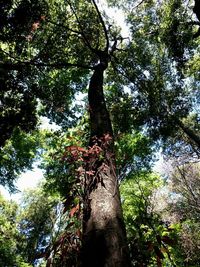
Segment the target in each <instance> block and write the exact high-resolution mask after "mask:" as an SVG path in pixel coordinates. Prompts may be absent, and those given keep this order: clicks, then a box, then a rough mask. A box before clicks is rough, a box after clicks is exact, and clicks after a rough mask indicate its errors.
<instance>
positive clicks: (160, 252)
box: [120, 172, 177, 266]
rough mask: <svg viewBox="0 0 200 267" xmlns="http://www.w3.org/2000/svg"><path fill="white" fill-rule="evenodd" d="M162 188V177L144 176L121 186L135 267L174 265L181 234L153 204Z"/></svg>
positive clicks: (140, 175) (150, 174)
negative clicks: (156, 193) (157, 211)
mask: <svg viewBox="0 0 200 267" xmlns="http://www.w3.org/2000/svg"><path fill="white" fill-rule="evenodd" d="M162 185H163V181H162V179H161V178H160V177H159V176H157V175H155V174H153V173H147V172H144V173H140V174H138V175H137V176H133V177H132V179H131V180H129V181H125V182H123V183H122V184H121V186H120V191H121V196H122V203H123V211H124V218H125V223H126V229H127V238H128V243H129V247H130V255H131V260H132V264H133V266H139V265H142V264H143V265H146V266H162V263H163V264H164V263H170V264H171V263H172V264H173V258H172V257H171V256H172V255H173V254H172V251H173V247H174V245H175V243H176V239H177V231H176V230H175V229H174V226H172V225H169V224H168V223H167V222H163V221H162V219H161V217H160V215H159V214H158V213H156V212H155V211H154V204H153V199H154V194H155V192H156V190H158V189H160V188H161V186H162ZM155 205H156V203H155ZM171 254H172V255H171Z"/></svg>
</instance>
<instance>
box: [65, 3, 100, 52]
mask: <svg viewBox="0 0 200 267" xmlns="http://www.w3.org/2000/svg"><path fill="white" fill-rule="evenodd" d="M67 3H68V5H69V6H70V8H71V10H72V12H73V14H74V16H75V18H76V21H77V23H78V25H79V28H80V34H81V36H82V37H83V40H84V42H85V44H86V46H87V47H88V48H89V49H90V50H91V52H93V53H95V54H96V50H95V49H94V48H93V47H92V46H91V44H90V42H89V41H88V39H87V37H86V36H85V33H84V29H83V27H82V25H81V22H80V20H79V18H78V16H77V14H76V11H75V10H74V8H73V6H72V4H71V3H70V1H67Z"/></svg>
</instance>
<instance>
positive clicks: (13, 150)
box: [0, 128, 41, 191]
mask: <svg viewBox="0 0 200 267" xmlns="http://www.w3.org/2000/svg"><path fill="white" fill-rule="evenodd" d="M40 145H41V137H40V134H39V132H37V131H35V132H32V133H29V134H26V133H24V132H23V131H21V130H20V129H19V128H16V129H15V131H14V132H13V134H12V137H11V139H10V140H9V141H7V142H6V144H5V146H4V147H3V148H2V149H1V151H0V183H1V185H3V186H8V187H9V189H10V190H11V191H14V188H15V187H14V181H15V180H16V179H17V178H18V176H19V174H21V173H22V172H24V171H25V170H27V169H31V167H32V163H33V161H34V160H35V159H36V154H37V149H38V147H39V146H40Z"/></svg>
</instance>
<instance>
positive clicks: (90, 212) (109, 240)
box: [82, 63, 129, 267]
mask: <svg viewBox="0 0 200 267" xmlns="http://www.w3.org/2000/svg"><path fill="white" fill-rule="evenodd" d="M105 69H106V64H103V63H100V64H99V65H98V66H96V68H95V70H94V73H93V75H92V77H91V81H90V85H89V94H88V98H89V111H90V123H91V125H90V126H91V139H90V146H92V145H94V144H96V143H98V145H99V146H100V147H101V148H102V149H104V151H103V152H104V157H103V159H102V158H101V159H99V160H98V161H97V162H95V166H93V171H95V176H93V177H92V179H90V180H87V181H86V185H85V203H84V204H85V207H84V216H83V253H82V261H83V265H82V266H84V267H104V266H105V267H122V266H123V267H126V266H129V257H128V249H127V245H126V233H125V227H124V222H123V215H122V209H121V201H120V195H119V190H118V182H117V177H116V174H115V160H114V154H113V133H112V126H111V122H110V117H109V113H108V110H107V108H106V103H105V99H104V94H103V74H104V70H105ZM105 136H107V137H108V136H109V138H112V140H111V142H110V143H107V145H105V143H103V142H102V140H105V138H104V137H105ZM99 140H101V142H99Z"/></svg>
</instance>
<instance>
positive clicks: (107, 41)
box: [92, 0, 109, 51]
mask: <svg viewBox="0 0 200 267" xmlns="http://www.w3.org/2000/svg"><path fill="white" fill-rule="evenodd" d="M92 3H93V5H94V7H95V9H96V12H97V14H98V17H99V20H100V22H101V25H102V27H103V31H104V34H105V38H106V47H105V49H104V51H108V48H109V38H108V31H107V29H106V25H105V23H104V20H103V18H102V16H101V13H100V11H99V8H98V6H97V4H96V2H95V0H92Z"/></svg>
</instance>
